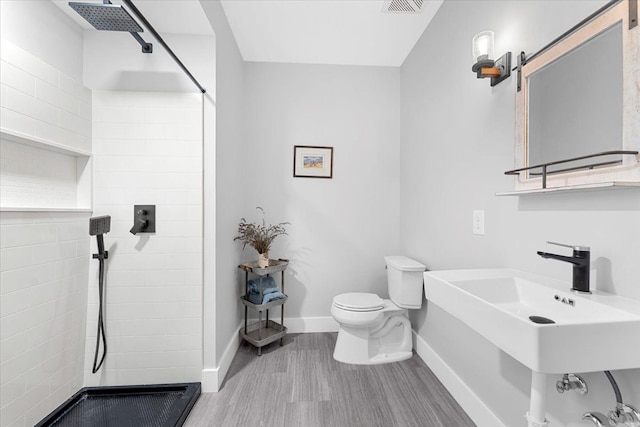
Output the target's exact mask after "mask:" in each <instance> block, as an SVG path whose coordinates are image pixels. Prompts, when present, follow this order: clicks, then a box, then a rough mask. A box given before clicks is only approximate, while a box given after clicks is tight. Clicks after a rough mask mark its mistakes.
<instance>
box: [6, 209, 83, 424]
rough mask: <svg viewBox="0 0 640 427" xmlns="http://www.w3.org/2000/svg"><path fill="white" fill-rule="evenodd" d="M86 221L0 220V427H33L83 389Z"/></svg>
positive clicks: (78, 216)
mask: <svg viewBox="0 0 640 427" xmlns="http://www.w3.org/2000/svg"><path fill="white" fill-rule="evenodd" d="M88 231H89V222H88V215H87V214H86V213H61V212H55V213H54V212H50V213H43V212H0V402H1V403H0V413H1V415H0V425H1V426H3V427H4V426H32V425H34V424H35V423H37V422H38V421H39V420H40V419H42V418H43V417H44V416H45V415H47V414H48V413H49V412H50V411H51V410H53V409H54V408H55V407H56V406H58V405H59V404H60V403H62V402H64V401H65V400H66V399H68V398H69V397H70V396H71V394H73V393H75V392H76V391H77V390H78V389H79V388H80V387H82V384H83V375H84V371H83V368H84V348H85V325H86V323H85V322H86V311H87V277H88V274H89V233H88Z"/></svg>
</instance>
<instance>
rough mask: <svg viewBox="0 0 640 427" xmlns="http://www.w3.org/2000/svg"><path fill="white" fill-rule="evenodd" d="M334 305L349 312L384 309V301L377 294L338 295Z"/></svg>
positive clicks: (353, 293)
mask: <svg viewBox="0 0 640 427" xmlns="http://www.w3.org/2000/svg"><path fill="white" fill-rule="evenodd" d="M333 304H334V305H335V306H336V307H339V308H341V309H343V310H348V311H377V310H381V309H382V308H383V307H384V300H383V299H382V298H380V297H379V296H378V295H376V294H367V293H358V292H352V293H348V294H341V295H337V296H336V297H335V298H333Z"/></svg>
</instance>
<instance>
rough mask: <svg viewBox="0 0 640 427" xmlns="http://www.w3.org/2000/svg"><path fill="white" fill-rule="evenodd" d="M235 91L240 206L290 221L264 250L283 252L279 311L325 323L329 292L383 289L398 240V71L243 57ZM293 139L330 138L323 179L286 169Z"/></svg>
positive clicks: (320, 141) (250, 213)
mask: <svg viewBox="0 0 640 427" xmlns="http://www.w3.org/2000/svg"><path fill="white" fill-rule="evenodd" d="M244 99H245V101H244V105H245V114H246V120H245V134H244V140H245V144H246V153H247V156H246V158H245V159H243V161H242V162H241V163H240V164H241V168H242V174H243V177H244V189H245V192H244V194H243V199H244V203H245V207H244V208H245V209H244V215H246V217H247V218H248V219H250V220H257V219H259V218H260V217H259V216H258V215H256V211H255V206H262V207H263V208H265V210H266V212H267V222H270V223H275V222H281V221H289V222H291V226H290V227H289V235H288V236H284V237H282V238H278V239H277V240H276V241H275V244H274V246H273V248H272V251H271V256H272V257H287V258H289V259H290V260H291V264H290V267H289V269H288V270H287V272H288V273H289V276H290V277H289V278H288V279H287V281H288V282H287V283H288V284H287V293H288V294H289V298H290V300H289V303H288V304H287V308H286V313H287V317H288V318H290V319H289V321H290V322H291V321H293V322H295V320H292V319H291V318H304V321H301V322H300V323H298V324H297V326H296V325H295V324H291V323H290V324H291V325H293V326H296V328H301V329H302V330H305V331H309V330H310V329H311V330H312V329H313V328H314V325H316V326H318V327H319V323H318V322H320V323H322V324H324V325H329V326H330V325H332V324H333V323H332V322H333V321H332V319H331V317H330V308H331V301H332V299H333V297H334V296H335V295H337V294H339V293H343V292H377V293H379V294H380V295H386V293H387V287H386V273H385V270H384V260H383V257H384V256H385V255H393V254H395V253H397V250H398V248H399V243H400V242H399V230H398V224H399V194H398V186H399V175H400V173H399V170H400V159H399V150H398V145H399V139H400V70H399V68H390V67H355V66H332V65H299V64H268V63H251V62H249V63H247V64H246V68H245V98H244ZM294 145H315V146H332V147H334V158H333V179H317V178H294V177H293V147H294ZM244 257H246V258H247V259H256V257H257V255H256V253H255V251H254V250H253V249H251V248H247V249H246V251H245V253H244ZM314 322H315V323H314ZM327 322H328V323H327Z"/></svg>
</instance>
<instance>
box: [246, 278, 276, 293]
mask: <svg viewBox="0 0 640 427" xmlns="http://www.w3.org/2000/svg"><path fill="white" fill-rule="evenodd" d="M261 284H262V292H263V293H265V292H264V291H265V290H266V289H269V288H276V290H277V286H276V281H275V280H273V277H271V276H267V277H263V278H262V282H261V281H260V279H251V280H249V282H248V285H249V291H248V292H260V285H261Z"/></svg>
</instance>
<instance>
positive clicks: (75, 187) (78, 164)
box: [0, 128, 92, 212]
mask: <svg viewBox="0 0 640 427" xmlns="http://www.w3.org/2000/svg"><path fill="white" fill-rule="evenodd" d="M0 162H1V164H2V168H1V170H0V211H4V212H90V211H91V176H92V159H91V153H90V152H88V151H84V150H80V149H76V148H74V147H69V146H65V145H63V144H60V143H58V142H54V141H49V140H45V139H42V138H38V137H36V136H32V135H26V134H23V133H21V132H16V131H13V130H10V129H7V128H0Z"/></svg>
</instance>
